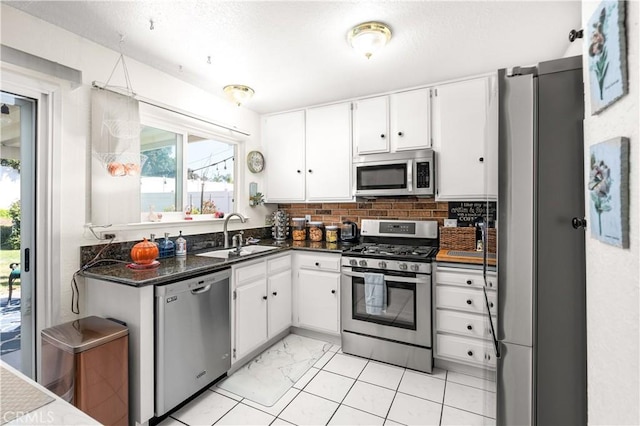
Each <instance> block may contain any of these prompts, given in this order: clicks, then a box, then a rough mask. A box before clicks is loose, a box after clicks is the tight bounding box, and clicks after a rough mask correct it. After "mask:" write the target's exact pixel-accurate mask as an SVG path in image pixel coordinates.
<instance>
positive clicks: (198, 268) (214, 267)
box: [80, 240, 351, 287]
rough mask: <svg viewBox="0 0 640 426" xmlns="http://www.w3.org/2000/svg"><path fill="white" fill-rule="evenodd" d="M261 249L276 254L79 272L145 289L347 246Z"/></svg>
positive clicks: (296, 244) (286, 244)
mask: <svg viewBox="0 0 640 426" xmlns="http://www.w3.org/2000/svg"><path fill="white" fill-rule="evenodd" d="M259 245H261V246H275V247H277V248H276V249H275V250H270V251H266V252H259V253H255V254H250V255H246V256H241V257H234V258H231V259H220V258H215V257H206V256H198V254H200V253H206V252H209V251H212V249H207V250H201V251H200V252H195V253H188V254H187V256H186V257H171V258H167V259H159V262H160V265H159V266H158V267H156V268H153V269H140V270H135V269H131V268H129V267H127V264H129V263H130V262H124V261H123V262H118V263H111V264H108V265H99V264H98V265H96V266H93V267H91V268H88V269H85V270H83V271H81V272H80V275H82V276H84V277H87V278H95V279H99V280H104V281H111V282H114V283H118V284H125V285H130V286H134V287H143V286H147V285H158V284H168V283H170V282H174V281H178V280H181V279H185V278H190V277H193V276H197V275H202V274H207V273H211V272H215V271H218V270H221V269H225V268H229V267H230V266H231V265H233V264H235V263H239V262H243V261H246V260H251V259H257V258H260V257H264V256H267V255H271V254H274V253H278V252H282V251H286V250H289V249H294V250H309V251H320V252H331V253H342V252H343V251H344V250H346V249H347V248H348V247H350V246H351V245H350V244H347V243H341V242H338V243H327V242H325V241H318V242H316V241H292V240H285V241H275V240H261V241H260V244H259Z"/></svg>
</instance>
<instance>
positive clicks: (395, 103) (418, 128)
mask: <svg viewBox="0 0 640 426" xmlns="http://www.w3.org/2000/svg"><path fill="white" fill-rule="evenodd" d="M353 127H354V131H353V139H354V154H355V155H363V154H374V153H381V152H396V151H406V150H412V149H424V148H429V147H430V146H431V99H430V89H429V88H424V89H417V90H409V91H406V92H400V93H394V94H392V95H388V96H379V97H376V98H369V99H363V100H360V101H357V102H355V103H354V111H353Z"/></svg>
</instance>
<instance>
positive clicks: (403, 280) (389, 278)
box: [342, 269, 431, 284]
mask: <svg viewBox="0 0 640 426" xmlns="http://www.w3.org/2000/svg"><path fill="white" fill-rule="evenodd" d="M342 273H343V274H344V275H346V276H347V277H357V278H364V274H363V273H362V272H353V271H349V270H345V269H343V270H342ZM384 280H385V281H396V282H401V283H410V284H429V283H430V282H431V277H430V276H429V275H427V276H424V278H423V277H417V278H410V277H397V276H395V275H385V276H384Z"/></svg>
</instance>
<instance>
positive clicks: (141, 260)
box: [131, 238, 159, 265]
mask: <svg viewBox="0 0 640 426" xmlns="http://www.w3.org/2000/svg"><path fill="white" fill-rule="evenodd" d="M158 254H159V253H158V246H157V245H156V243H152V242H151V241H147V239H146V238H145V239H144V240H142V241H141V242H139V243H138V244H136V245H134V246H133V247H132V248H131V259H132V260H133V261H134V262H135V263H137V264H138V265H149V264H150V263H153V261H154V260H156V258H157V257H158Z"/></svg>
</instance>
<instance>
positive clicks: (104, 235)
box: [102, 232, 116, 240]
mask: <svg viewBox="0 0 640 426" xmlns="http://www.w3.org/2000/svg"><path fill="white" fill-rule="evenodd" d="M102 238H103V239H105V240H115V238H116V234H113V233H106V232H103V233H102Z"/></svg>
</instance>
